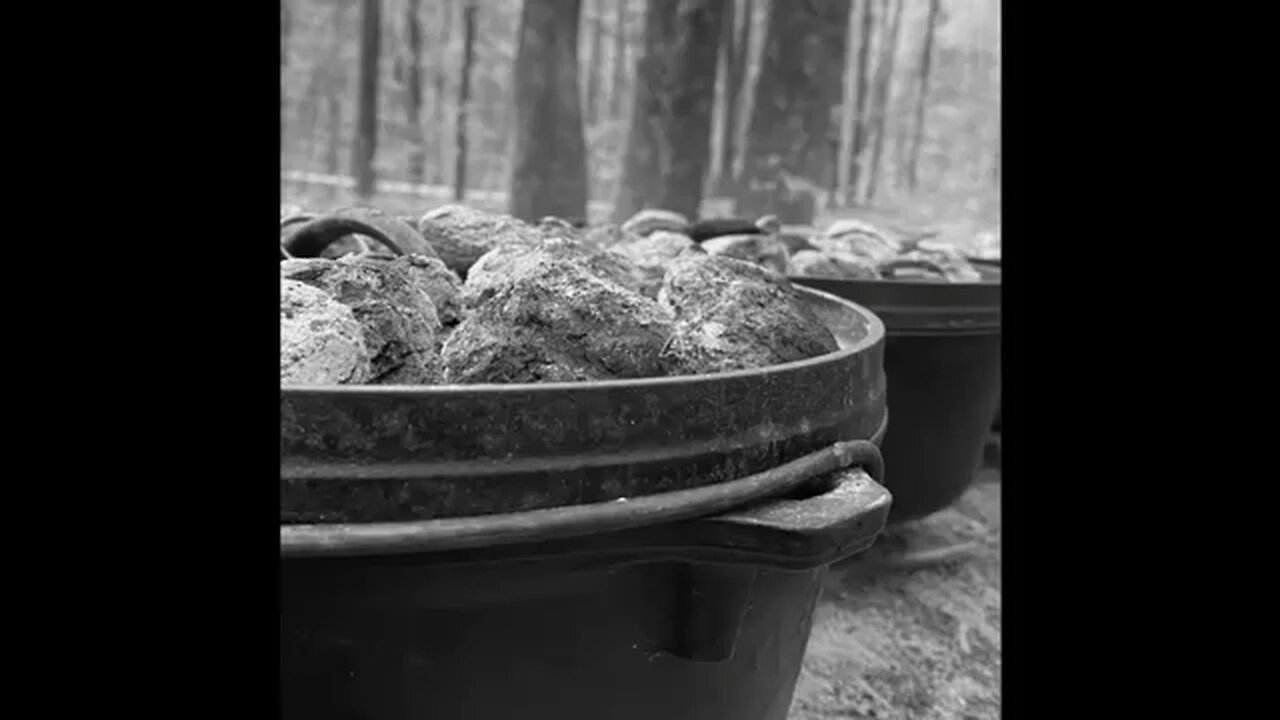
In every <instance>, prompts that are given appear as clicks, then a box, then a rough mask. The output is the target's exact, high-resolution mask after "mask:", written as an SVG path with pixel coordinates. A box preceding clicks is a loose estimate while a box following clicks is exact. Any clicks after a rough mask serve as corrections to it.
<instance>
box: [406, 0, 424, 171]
mask: <svg viewBox="0 0 1280 720" xmlns="http://www.w3.org/2000/svg"><path fill="white" fill-rule="evenodd" d="M420 7H421V0H406V2H405V10H404V24H405V45H406V46H407V47H406V52H407V55H408V56H407V57H406V58H405V61H404V62H405V73H404V84H405V122H406V123H407V124H408V126H409V143H410V148H409V181H410V182H413V183H422V182H425V180H426V165H427V151H426V147H425V146H424V145H423V138H422V19H421V17H419V15H420V13H419V10H420Z"/></svg>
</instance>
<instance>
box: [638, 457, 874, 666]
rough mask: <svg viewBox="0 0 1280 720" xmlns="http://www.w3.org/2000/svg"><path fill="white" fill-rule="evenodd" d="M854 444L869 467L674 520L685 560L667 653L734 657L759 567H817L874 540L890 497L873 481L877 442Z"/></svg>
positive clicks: (711, 659) (697, 658) (704, 658)
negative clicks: (739, 505)
mask: <svg viewBox="0 0 1280 720" xmlns="http://www.w3.org/2000/svg"><path fill="white" fill-rule="evenodd" d="M857 450H858V451H859V454H861V455H863V456H864V457H863V458H861V459H862V460H864V464H865V467H863V466H853V467H849V468H846V469H843V470H838V471H836V472H834V473H831V474H828V475H826V476H825V477H823V478H822V482H821V483H820V484H819V485H818V487H816V488H815V487H814V486H813V484H812V483H810V484H808V485H805V486H802V487H801V490H802V491H805V492H803V494H801V493H795V494H793V496H792V497H787V498H779V499H773V500H768V501H765V502H761V503H758V504H756V505H754V506H752V507H749V508H746V509H743V510H737V511H733V512H728V513H724V514H721V515H716V516H713V517H710V518H705V519H700V520H694V521H690V522H688V523H685V524H684V526H683V527H680V526H677V531H683V532H684V533H685V534H684V535H683V537H682V538H681V539H682V540H683V541H684V544H685V547H686V551H685V552H684V553H682V556H683V557H682V560H683V561H684V563H685V564H684V565H683V567H682V569H681V571H680V574H679V575H678V576H677V578H678V579H677V583H676V586H675V589H674V592H675V593H676V598H677V607H678V608H679V611H678V613H677V614H676V617H675V621H674V624H673V626H672V628H671V631H672V634H671V635H670V636H669V639H668V640H667V642H666V643H665V647H664V648H663V649H664V650H665V652H667V653H668V654H670V655H673V656H675V657H678V658H681V659H684V660H688V661H692V662H703V663H716V662H724V661H727V660H729V659H731V658H732V657H733V654H734V648H735V646H736V645H737V640H738V634H739V632H740V629H741V626H742V623H743V619H744V618H745V616H746V613H747V610H748V609H749V608H750V606H751V597H752V593H753V587H754V585H755V582H756V577H757V572H758V571H759V570H761V569H774V570H791V571H806V570H807V571H812V570H813V569H814V568H818V567H824V566H826V565H830V564H831V563H835V562H839V561H840V560H843V559H844V558H846V557H848V556H850V555H852V554H854V553H857V552H861V551H862V550H865V549H867V548H868V547H870V546H871V544H872V543H873V542H875V539H876V536H877V535H879V534H880V531H881V530H882V529H883V528H884V525H885V521H886V519H887V518H888V515H889V505H890V503H891V496H890V495H889V491H888V490H886V489H885V488H884V486H882V485H880V483H878V482H876V480H875V479H873V476H874V477H875V478H879V477H882V473H883V463H882V462H881V459H880V450H879V448H877V447H876V446H875V445H874V444H872V443H869V442H867V443H865V445H864V444H859V445H858V446H857ZM753 566H754V567H753Z"/></svg>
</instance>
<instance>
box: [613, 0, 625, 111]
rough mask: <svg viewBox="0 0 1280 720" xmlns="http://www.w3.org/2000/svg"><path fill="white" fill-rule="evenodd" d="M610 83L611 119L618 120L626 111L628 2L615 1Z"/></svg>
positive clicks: (623, 0) (622, 0)
mask: <svg viewBox="0 0 1280 720" xmlns="http://www.w3.org/2000/svg"><path fill="white" fill-rule="evenodd" d="M611 62H612V67H611V68H610V71H611V72H610V75H611V78H610V82H609V117H610V118H612V119H614V120H618V119H621V118H622V114H623V112H624V111H625V110H626V95H625V94H624V91H625V88H626V86H627V0H614V11H613V53H612V60H611Z"/></svg>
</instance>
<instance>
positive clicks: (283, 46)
mask: <svg viewBox="0 0 1280 720" xmlns="http://www.w3.org/2000/svg"><path fill="white" fill-rule="evenodd" d="M290 15H291V13H290V12H289V2H288V0H280V157H281V160H283V159H284V138H285V135H286V134H287V132H286V130H287V128H288V126H289V123H288V121H287V119H286V118H287V116H288V109H289V97H288V94H287V93H286V92H285V82H284V73H285V69H286V68H288V67H289V29H290V25H291V24H292V23H291V20H292V18H291V17H290Z"/></svg>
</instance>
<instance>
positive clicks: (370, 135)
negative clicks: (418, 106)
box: [351, 0, 382, 199]
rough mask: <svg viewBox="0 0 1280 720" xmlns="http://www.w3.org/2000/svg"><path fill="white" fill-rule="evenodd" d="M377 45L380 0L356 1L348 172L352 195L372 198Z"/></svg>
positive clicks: (376, 102)
mask: <svg viewBox="0 0 1280 720" xmlns="http://www.w3.org/2000/svg"><path fill="white" fill-rule="evenodd" d="M381 44H382V0H360V82H359V94H358V96H357V103H358V105H357V106H356V136H355V142H354V143H353V147H352V153H351V175H352V176H353V177H355V179H356V195H357V196H359V197H360V198H364V199H368V198H371V197H373V192H374V189H375V185H376V183H377V178H375V176H374V170H373V160H374V158H375V157H376V156H377V153H378V60H379V56H380V55H381V51H382V48H381V47H380V46H381Z"/></svg>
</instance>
